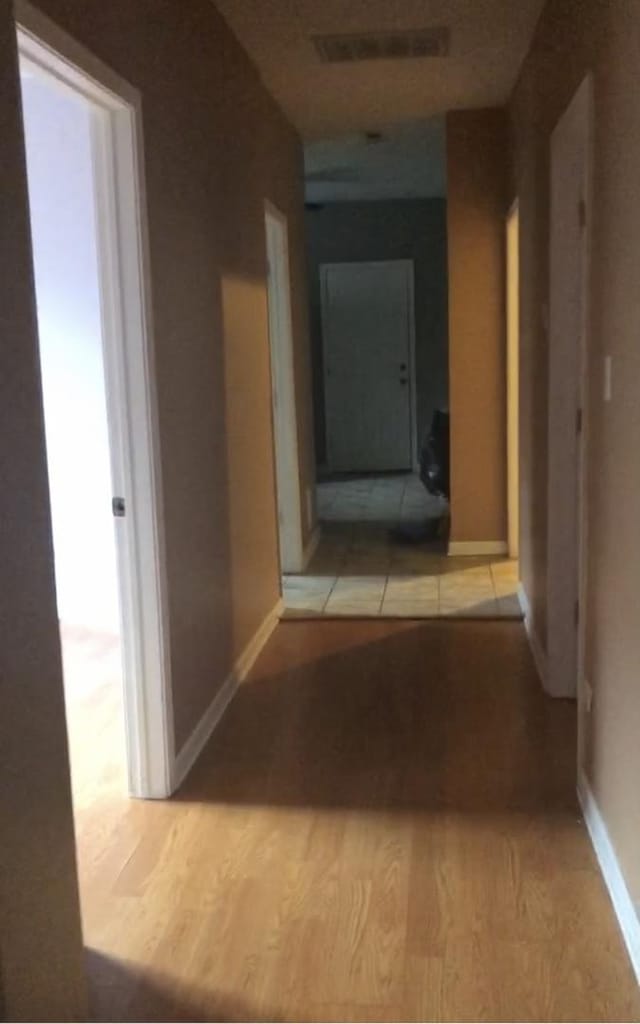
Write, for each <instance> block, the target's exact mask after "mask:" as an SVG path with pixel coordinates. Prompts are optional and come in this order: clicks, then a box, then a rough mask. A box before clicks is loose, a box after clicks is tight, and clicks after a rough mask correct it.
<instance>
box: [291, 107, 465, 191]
mask: <svg viewBox="0 0 640 1024" xmlns="http://www.w3.org/2000/svg"><path fill="white" fill-rule="evenodd" d="M381 134H382V137H381V138H380V139H379V140H374V141H371V140H368V139H367V138H366V136H365V135H364V133H362V132H360V133H359V134H357V135H346V136H340V137H339V138H338V139H330V140H327V141H319V142H308V143H307V145H306V146H305V148H304V167H305V198H306V200H307V202H313V203H327V202H341V201H342V202H343V201H345V200H356V201H363V200H370V199H417V198H428V197H432V196H443V195H445V193H446V156H445V135H444V118H442V117H434V118H431V119H429V120H427V121H412V122H408V123H406V124H401V125H396V126H394V127H393V128H389V129H385V130H384V131H382V133H381Z"/></svg>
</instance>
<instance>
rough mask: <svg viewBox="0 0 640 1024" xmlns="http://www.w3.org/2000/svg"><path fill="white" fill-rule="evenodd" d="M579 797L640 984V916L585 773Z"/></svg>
mask: <svg viewBox="0 0 640 1024" xmlns="http://www.w3.org/2000/svg"><path fill="white" fill-rule="evenodd" d="M578 799H579V800H580V805H581V807H582V812H583V814H584V820H585V823H586V826H587V829H588V830H589V835H590V836H591V842H592V844H593V848H594V850H595V853H596V857H597V858H598V864H599V865H600V871H601V872H602V877H603V878H604V881H605V884H606V886H607V889H608V890H609V896H610V897H611V902H612V904H613V909H614V911H615V915H616V917H617V918H618V924H619V925H620V931H621V932H622V937H623V938H624V941H625V945H626V947H627V952H628V953H629V959H630V960H631V964H632V966H633V969H634V971H635V975H636V979H637V981H638V984H640V919H639V918H638V913H637V911H636V908H635V906H634V904H633V900H632V899H631V896H630V894H629V890H628V889H627V883H626V882H625V880H624V876H623V874H622V871H621V870H620V864H619V863H618V858H617V857H616V852H615V850H614V848H613V844H612V842H611V839H610V837H609V833H608V831H607V826H606V825H605V823H604V820H603V818H602V815H601V814H600V809H599V807H598V805H597V803H596V801H595V798H594V795H593V793H592V792H591V789H590V787H589V783H588V782H587V779H586V776H585V775H584V773H582V772H581V773H580V777H579V778H578Z"/></svg>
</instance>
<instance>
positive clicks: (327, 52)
mask: <svg viewBox="0 0 640 1024" xmlns="http://www.w3.org/2000/svg"><path fill="white" fill-rule="evenodd" d="M312 41H313V45H314V46H315V48H316V51H317V53H318V56H319V57H320V60H321V61H322V62H323V63H324V64H344V63H347V62H349V61H362V60H407V59H411V58H415V57H446V56H447V55H448V53H449V29H447V28H425V29H419V30H412V31H411V32H371V33H369V34H367V35H356V34H353V35H332V36H312Z"/></svg>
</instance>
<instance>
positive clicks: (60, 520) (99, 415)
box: [15, 0, 173, 856]
mask: <svg viewBox="0 0 640 1024" xmlns="http://www.w3.org/2000/svg"><path fill="white" fill-rule="evenodd" d="M15 9H16V21H17V24H16V29H17V38H18V51H19V60H20V78H21V90H22V106H23V127H24V137H25V156H26V169H27V182H28V190H29V208H30V220H31V236H32V253H33V270H34V283H35V295H36V306H37V324H38V337H39V355H40V364H41V379H42V395H43V408H44V419H45V439H46V449H47V467H48V474H49V491H50V507H51V519H52V531H53V541H54V564H55V583H56V597H57V604H58V615H59V619H60V636H61V649H62V661H63V672H64V685H65V705H66V712H67V728H68V734H69V746H70V761H71V774H72V788H73V796H74V811H75V814H76V821H77V829H76V831H77V834H78V836H82V834H83V828H82V825H81V824H78V818H79V816H81V815H83V814H84V813H85V812H86V813H87V814H90V811H91V808H92V807H95V805H96V804H97V802H98V801H99V800H101V799H103V798H104V797H105V796H112V797H116V798H117V797H120V796H122V797H123V798H125V797H126V796H127V794H129V795H131V796H138V797H166V796H168V795H169V794H170V792H171V790H172V783H173V779H172V775H173V734H172V715H171V702H170V685H169V675H168V657H167V648H166V618H165V608H166V601H165V581H164V545H163V533H162V520H161V515H160V509H161V504H160V498H159V495H160V479H159V463H158V457H157V449H156V443H157V442H156V436H157V435H156V407H155V392H154V374H153V359H152V350H151V346H150V344H149V343H148V338H149V335H150V322H149V307H150V304H149V301H148V289H149V282H148V278H147V275H146V271H145V267H146V227H145V221H144V206H143V204H142V202H141V182H142V179H141V176H140V168H141V150H140V148H139V97H138V96H137V94H136V93H135V91H134V90H132V89H131V87H130V86H128V85H127V83H124V82H123V81H122V80H121V79H120V78H119V77H118V76H116V75H114V74H112V73H111V72H110V70H109V69H108V68H106V67H104V66H103V65H102V64H101V63H100V62H98V61H97V60H96V59H95V58H94V57H93V56H92V55H91V54H90V53H88V52H87V51H85V50H84V48H82V47H80V46H79V45H78V44H76V42H75V41H74V40H73V39H72V38H70V37H69V36H67V35H66V33H63V32H62V31H61V30H59V29H58V28H57V26H56V25H55V24H54V23H52V22H51V21H49V19H47V18H46V17H44V16H43V15H42V14H41V13H40V12H38V11H37V10H36V9H35V8H32V7H31V6H30V5H29V4H28V3H26V2H24V0H17V2H16V5H15ZM79 853H80V856H82V849H80V850H79Z"/></svg>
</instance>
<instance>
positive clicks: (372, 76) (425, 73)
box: [215, 0, 544, 139]
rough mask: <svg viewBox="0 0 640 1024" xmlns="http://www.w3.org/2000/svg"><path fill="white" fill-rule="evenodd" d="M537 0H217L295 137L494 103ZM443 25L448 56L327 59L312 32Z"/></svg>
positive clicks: (529, 29) (506, 83) (520, 53)
mask: <svg viewBox="0 0 640 1024" xmlns="http://www.w3.org/2000/svg"><path fill="white" fill-rule="evenodd" d="M543 2H544V0H215V3H216V6H217V7H218V8H219V10H220V11H221V12H222V14H223V16H224V17H225V19H226V20H227V22H228V23H229V25H230V26H231V28H232V30H233V31H234V33H235V35H236V36H237V37H238V39H239V40H240V42H241V43H242V44H243V46H244V47H245V49H246V50H247V52H248V53H249V55H250V56H251V58H252V59H253V61H254V63H255V64H256V65H257V67H258V70H259V71H260V74H261V76H262V79H263V81H264V83H265V85H266V86H267V88H268V89H269V91H270V92H271V93H272V95H273V96H274V97H275V99H276V100H277V102H278V103H279V104H280V106H281V107H282V109H283V110H284V112H285V113H286V114H287V116H288V117H289V119H290V120H291V121H292V123H293V124H294V125H295V127H296V128H297V129H298V131H299V132H300V134H301V135H302V136H303V138H306V139H320V138H327V137H330V136H335V135H338V134H340V133H348V132H358V131H362V130H365V129H369V130H371V129H378V128H381V127H383V126H385V125H388V124H391V123H393V122H399V121H409V120H416V119H419V118H425V117H429V116H430V115H432V114H442V113H444V112H445V111H447V110H454V109H463V108H465V107H484V106H498V105H500V104H502V103H504V102H505V101H506V100H507V98H508V96H509V93H510V91H511V89H512V87H513V84H514V82H515V79H516V76H517V73H518V70H519V67H520V64H521V62H522V60H523V58H524V56H525V53H526V50H527V47H528V44H529V41H530V39H531V36H532V34H533V30H534V28H535V24H536V21H537V18H538V15H539V13H540V11H541V9H542V6H543ZM440 26H446V27H448V29H449V31H450V40H451V50H450V54H449V56H448V57H432V58H428V57H427V58H413V59H407V60H386V59H385V60H367V61H362V62H358V63H348V64H340V63H339V64H326V63H323V62H322V61H321V60H320V57H319V56H318V54H317V51H316V49H315V46H314V44H313V42H312V37H313V36H315V35H331V34H343V33H372V32H385V31H399V30H400V31H405V30H409V29H425V28H430V27H440Z"/></svg>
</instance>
